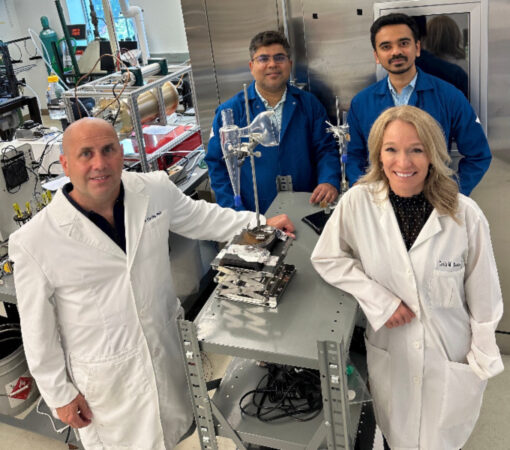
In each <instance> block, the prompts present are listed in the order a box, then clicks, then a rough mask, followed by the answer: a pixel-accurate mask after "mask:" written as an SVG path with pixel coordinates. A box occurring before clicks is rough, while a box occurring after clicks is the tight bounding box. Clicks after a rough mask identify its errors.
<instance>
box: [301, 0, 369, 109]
mask: <svg viewBox="0 0 510 450" xmlns="http://www.w3.org/2000/svg"><path fill="white" fill-rule="evenodd" d="M302 1H303V20H304V31H305V40H306V49H307V53H308V74H309V85H310V91H311V92H313V93H314V94H315V95H316V96H317V97H318V98H319V99H320V100H321V102H322V103H323V104H324V106H326V108H327V109H328V113H329V115H330V116H334V115H335V98H334V97H335V95H337V96H338V97H339V99H340V107H341V109H344V110H346V109H348V107H349V105H350V102H351V100H352V97H353V96H354V95H356V93H358V92H359V91H360V90H361V89H363V88H365V87H367V86H368V85H369V84H371V83H373V82H374V81H375V62H374V58H373V56H372V47H371V44H370V39H369V31H368V30H369V28H370V24H371V23H372V21H373V7H372V6H373V3H374V2H373V1H371V0H359V1H356V2H349V1H343V2H339V1H338V0H318V1H315V0H302ZM358 10H360V12H361V15H358Z"/></svg>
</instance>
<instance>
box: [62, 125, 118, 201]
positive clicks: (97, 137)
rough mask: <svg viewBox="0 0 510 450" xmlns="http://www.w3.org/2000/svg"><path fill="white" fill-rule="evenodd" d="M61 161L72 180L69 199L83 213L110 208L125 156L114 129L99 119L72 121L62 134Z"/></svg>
mask: <svg viewBox="0 0 510 450" xmlns="http://www.w3.org/2000/svg"><path fill="white" fill-rule="evenodd" d="M62 145H63V147H64V154H63V155H61V156H60V162H61V164H62V167H63V169H64V172H65V174H66V175H67V176H68V177H69V178H70V179H71V183H72V184H73V190H72V191H71V197H72V198H73V199H74V200H75V201H76V202H77V203H78V204H79V205H80V206H81V207H82V208H84V209H86V210H92V209H93V210H95V211H98V210H102V209H104V208H108V207H109V206H113V204H114V203H115V200H116V198H117V196H118V194H119V191H120V178H121V174H122V168H123V162H124V155H123V151H122V147H121V145H120V144H119V140H118V138H117V134H116V133H115V130H114V129H113V127H112V126H111V125H110V124H109V123H107V122H105V121H104V120H101V119H90V118H87V119H82V120H80V121H77V122H74V123H73V124H72V125H71V126H70V127H69V128H68V129H67V130H66V132H65V133H64V139H63V142H62Z"/></svg>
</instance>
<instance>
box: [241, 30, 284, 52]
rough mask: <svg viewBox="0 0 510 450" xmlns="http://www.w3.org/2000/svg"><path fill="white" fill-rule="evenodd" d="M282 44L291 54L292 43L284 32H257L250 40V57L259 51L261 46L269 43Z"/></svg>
mask: <svg viewBox="0 0 510 450" xmlns="http://www.w3.org/2000/svg"><path fill="white" fill-rule="evenodd" d="M273 44H280V45H281V46H282V47H283V48H284V49H285V52H286V53H287V56H290V44H289V41H288V40H287V38H286V37H285V35H284V34H282V33H280V32H279V31H262V32H261V33H258V34H256V35H255V36H254V37H253V39H252V40H251V42H250V58H253V55H254V54H255V53H256V52H257V50H258V49H259V48H260V47H267V46H268V45H273Z"/></svg>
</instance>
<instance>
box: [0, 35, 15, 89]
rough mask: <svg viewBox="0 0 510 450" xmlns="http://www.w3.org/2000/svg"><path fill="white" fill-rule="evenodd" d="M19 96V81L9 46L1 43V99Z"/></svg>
mask: <svg viewBox="0 0 510 450" xmlns="http://www.w3.org/2000/svg"><path fill="white" fill-rule="evenodd" d="M18 96H19V90H18V80H17V79H16V75H15V74H14V69H13V67H12V62H11V57H10V55H9V50H8V49H7V45H6V44H5V43H4V42H2V41H0V98H16V97H18Z"/></svg>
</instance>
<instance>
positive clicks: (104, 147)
mask: <svg viewBox="0 0 510 450" xmlns="http://www.w3.org/2000/svg"><path fill="white" fill-rule="evenodd" d="M112 147H115V143H114V142H111V143H109V144H105V145H103V146H102V147H101V150H106V149H108V148H112ZM91 150H94V147H82V148H80V152H86V151H91Z"/></svg>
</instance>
